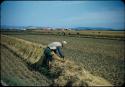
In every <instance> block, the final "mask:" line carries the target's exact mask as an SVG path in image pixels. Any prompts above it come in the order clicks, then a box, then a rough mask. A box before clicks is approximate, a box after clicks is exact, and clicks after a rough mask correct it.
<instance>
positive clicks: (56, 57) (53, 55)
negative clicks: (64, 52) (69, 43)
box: [51, 51, 64, 62]
mask: <svg viewBox="0 0 125 87" xmlns="http://www.w3.org/2000/svg"><path fill="white" fill-rule="evenodd" d="M51 54H52V58H53V59H56V60H58V61H61V62H64V60H62V59H61V58H59V56H57V55H56V54H55V53H54V52H53V51H52V52H51Z"/></svg>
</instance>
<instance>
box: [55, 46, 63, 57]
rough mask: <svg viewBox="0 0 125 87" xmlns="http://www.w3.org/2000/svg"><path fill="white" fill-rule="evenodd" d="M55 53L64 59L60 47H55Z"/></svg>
mask: <svg viewBox="0 0 125 87" xmlns="http://www.w3.org/2000/svg"><path fill="white" fill-rule="evenodd" d="M56 51H57V53H58V54H59V55H60V57H62V58H64V53H63V52H62V50H61V47H57V49H56Z"/></svg>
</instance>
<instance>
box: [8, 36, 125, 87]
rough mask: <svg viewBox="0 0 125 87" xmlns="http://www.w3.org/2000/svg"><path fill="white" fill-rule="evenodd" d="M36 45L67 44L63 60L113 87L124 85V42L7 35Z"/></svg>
mask: <svg viewBox="0 0 125 87" xmlns="http://www.w3.org/2000/svg"><path fill="white" fill-rule="evenodd" d="M8 36H13V37H16V38H21V39H24V40H27V41H31V42H34V43H38V44H43V45H47V44H49V43H50V42H53V41H62V40H65V41H67V42H68V44H67V45H65V47H64V48H63V51H64V54H65V58H68V60H72V61H74V62H75V63H76V64H77V65H78V66H80V67H83V68H85V69H86V70H87V71H89V72H90V73H91V74H93V75H95V76H99V77H102V78H104V79H106V80H108V81H109V82H111V84H112V85H114V86H119V85H122V84H123V83H124V79H125V77H124V74H125V66H124V58H125V55H124V52H125V46H124V41H119V40H108V39H93V38H79V37H67V36H55V35H8Z"/></svg>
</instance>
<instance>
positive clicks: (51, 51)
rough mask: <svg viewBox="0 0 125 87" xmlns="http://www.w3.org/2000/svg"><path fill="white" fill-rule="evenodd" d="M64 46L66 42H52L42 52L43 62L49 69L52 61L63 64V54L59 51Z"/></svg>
mask: <svg viewBox="0 0 125 87" xmlns="http://www.w3.org/2000/svg"><path fill="white" fill-rule="evenodd" d="M64 44H67V42H66V41H62V42H52V43H50V44H49V45H48V46H47V48H46V49H45V50H44V55H45V61H44V62H45V64H46V65H47V66H48V68H51V62H52V60H53V59H56V60H59V61H62V62H64V53H63V52H62V50H61V49H62V48H63V47H64ZM55 54H56V55H55ZM57 55H58V56H59V57H60V58H59V57H58V56H57Z"/></svg>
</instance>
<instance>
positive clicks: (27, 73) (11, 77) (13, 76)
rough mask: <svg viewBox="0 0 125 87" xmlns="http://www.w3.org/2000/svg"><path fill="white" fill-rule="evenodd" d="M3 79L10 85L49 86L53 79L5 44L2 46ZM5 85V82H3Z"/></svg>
mask: <svg viewBox="0 0 125 87" xmlns="http://www.w3.org/2000/svg"><path fill="white" fill-rule="evenodd" d="M0 47H1V79H2V81H3V82H5V83H7V85H10V86H15V85H17V86H22V85H25V86H48V85H50V84H51V81H50V80H49V79H47V78H46V77H45V76H44V75H42V74H40V73H39V72H37V71H31V70H30V69H28V67H27V65H26V64H25V63H24V62H23V61H22V60H21V59H20V58H19V57H17V56H15V55H14V54H13V53H12V52H10V51H9V50H8V49H7V48H5V47H4V46H1V45H0ZM3 85H4V84H3Z"/></svg>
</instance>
